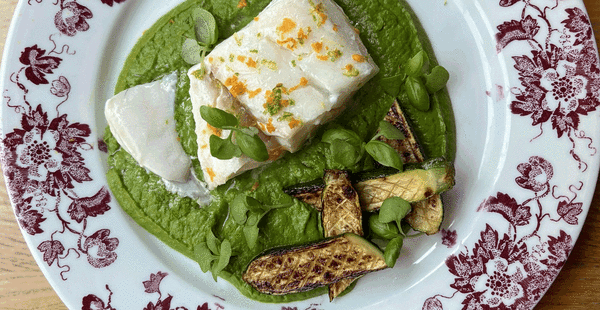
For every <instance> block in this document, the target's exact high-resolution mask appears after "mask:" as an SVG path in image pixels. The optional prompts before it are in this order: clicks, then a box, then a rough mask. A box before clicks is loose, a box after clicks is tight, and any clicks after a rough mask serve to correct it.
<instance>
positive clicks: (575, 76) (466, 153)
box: [0, 0, 600, 310]
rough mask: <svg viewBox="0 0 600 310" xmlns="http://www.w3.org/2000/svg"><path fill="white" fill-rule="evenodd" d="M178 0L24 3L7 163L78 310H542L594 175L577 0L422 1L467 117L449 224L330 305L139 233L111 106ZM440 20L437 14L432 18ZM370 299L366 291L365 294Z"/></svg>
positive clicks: (592, 106) (598, 81) (586, 47)
mask: <svg viewBox="0 0 600 310" xmlns="http://www.w3.org/2000/svg"><path fill="white" fill-rule="evenodd" d="M180 2H181V1H180V0H172V1H163V0H144V1H142V0H139V1H131V0H129V1H126V0H22V1H20V2H19V4H18V6H17V10H16V13H15V16H14V19H13V23H12V25H11V31H10V32H9V37H8V40H7V47H6V49H5V52H4V55H3V59H2V70H1V74H0V85H1V86H2V89H1V90H2V107H1V109H0V111H1V115H2V121H1V131H2V136H1V143H0V149H1V160H2V168H3V172H4V177H5V179H6V184H7V188H8V191H9V195H10V198H11V202H12V205H13V208H14V213H15V216H16V218H17V220H18V222H19V225H20V227H21V229H22V232H23V234H24V236H25V239H26V241H27V243H28V245H29V247H30V249H31V252H32V254H33V256H34V257H35V259H36V260H37V262H38V264H39V265H40V268H41V269H42V271H43V272H44V274H45V275H46V277H47V278H48V280H49V281H50V283H51V284H52V286H53V287H54V288H55V290H56V291H57V293H58V294H59V296H60V297H61V298H62V300H63V301H64V302H65V304H66V305H67V306H68V307H69V308H71V309H79V308H81V309H145V310H146V309H147V310H151V309H154V310H158V309H180V310H181V309H198V310H200V309H202V310H208V309H211V310H214V309H282V310H284V309H285V310H291V309H295V310H298V309H364V308H370V307H372V306H374V305H377V307H379V308H382V309H394V308H396V307H397V305H398V304H399V303H402V304H403V305H414V307H413V308H414V309H425V310H439V309H533V307H534V306H535V304H536V303H537V302H538V301H539V299H540V298H541V297H542V296H543V294H544V293H545V291H546V290H547V289H548V288H549V286H550V284H551V283H552V281H553V280H554V279H555V277H556V276H557V274H558V273H559V271H560V269H561V268H562V266H563V265H564V263H565V261H566V259H567V257H568V255H569V253H570V252H571V250H572V249H573V246H574V243H575V240H576V239H577V236H578V235H579V232H580V230H581V227H582V225H583V222H584V220H585V216H586V214H587V212H588V209H589V206H590V202H591V199H592V195H593V192H594V188H595V185H596V184H595V182H596V179H597V176H598V167H599V162H600V161H599V155H598V143H599V140H600V137H599V136H598V135H599V133H600V130H599V129H600V128H599V126H598V125H599V122H598V116H599V112H598V111H597V109H598V106H599V105H600V66H599V60H598V51H597V47H596V42H595V41H594V37H593V33H592V27H591V25H590V20H589V18H588V16H587V13H586V11H585V8H584V6H583V3H582V1H580V0H495V1H484V2H481V1H477V0H453V1H448V2H447V3H444V1H441V0H440V1H434V2H432V3H429V2H428V3H427V4H426V3H425V2H422V1H418V0H409V1H408V2H409V3H410V4H411V6H412V7H413V9H414V10H415V13H416V14H417V16H418V17H419V18H420V19H421V22H422V24H423V27H424V28H425V30H426V31H427V33H428V35H429V37H430V40H431V41H432V44H433V46H434V50H435V52H436V56H437V57H438V60H439V61H440V63H442V64H443V65H444V66H445V67H447V68H448V69H449V71H450V72H451V81H450V83H449V84H448V89H449V92H450V95H451V97H452V101H453V109H454V113H455V118H456V120H457V128H456V129H457V147H458V152H457V159H456V162H455V165H456V168H457V176H456V178H457V185H456V187H455V188H454V189H453V190H452V191H451V192H449V193H447V195H446V196H445V197H444V199H445V204H446V212H445V219H444V223H443V230H442V232H441V233H440V234H438V235H434V236H429V237H419V238H415V239H414V240H410V241H409V242H407V244H406V245H405V248H406V250H403V253H402V254H401V257H400V261H399V263H398V264H397V265H396V267H395V268H394V269H392V270H386V271H383V272H381V273H377V274H372V275H368V276H366V277H364V278H363V279H361V281H359V283H358V285H357V287H356V289H355V291H354V292H352V293H351V294H349V295H348V296H345V297H342V298H339V299H338V300H336V301H335V302H333V303H329V302H328V301H327V299H326V298H327V297H326V296H323V297H318V298H313V299H311V300H307V301H303V302H295V303H292V304H286V305H280V304H261V303H257V302H253V301H250V300H247V299H245V298H244V297H242V296H241V295H240V294H239V293H237V291H236V290H235V289H233V288H232V287H231V286H230V285H229V284H228V283H225V282H223V281H222V280H220V281H219V282H217V283H215V282H213V281H212V278H211V277H210V276H209V275H205V274H202V273H201V272H200V270H199V268H198V266H197V265H196V264H195V263H193V262H191V261H190V260H188V259H186V258H185V257H182V256H181V255H179V253H177V252H175V251H173V250H171V249H169V248H167V247H166V246H164V245H163V244H161V243H160V242H159V241H157V240H156V239H155V238H154V237H153V236H151V235H149V234H148V233H146V232H145V231H144V230H143V229H141V228H139V227H138V226H137V225H136V224H135V223H134V222H133V221H131V220H130V219H129V218H128V217H127V215H126V214H125V213H124V212H122V211H121V210H120V208H119V207H118V205H117V203H116V201H115V200H114V198H112V196H111V194H110V191H109V189H108V187H107V185H106V179H105V177H104V175H105V172H106V166H105V159H106V154H105V152H106V145H104V143H103V142H102V134H103V130H104V127H105V125H106V122H105V121H104V120H103V118H102V115H103V113H102V107H103V103H104V101H105V100H106V99H107V98H108V96H110V93H111V92H112V89H113V87H114V83H115V79H116V75H117V74H118V72H119V69H120V67H121V65H122V63H123V60H124V57H125V56H126V55H127V53H128V52H129V50H130V49H131V47H132V45H133V44H134V43H135V40H136V39H137V38H138V37H139V36H140V35H141V33H142V32H143V30H144V29H147V28H148V27H149V26H150V25H151V24H152V23H153V21H154V20H156V19H157V18H158V17H160V16H161V15H163V14H164V13H166V12H167V11H168V10H169V9H171V8H173V7H174V6H175V5H177V4H178V3H180ZM432 16H435V18H431V17H432ZM364 296H369V298H364Z"/></svg>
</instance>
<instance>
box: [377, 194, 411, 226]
mask: <svg viewBox="0 0 600 310" xmlns="http://www.w3.org/2000/svg"><path fill="white" fill-rule="evenodd" d="M411 209H412V208H411V206H410V203H408V201H406V200H404V199H402V198H400V197H391V198H388V199H386V200H385V201H383V204H381V209H379V221H380V222H382V223H389V222H392V221H397V222H400V221H401V220H402V219H403V218H404V217H405V216H406V215H407V214H408V213H409V212H410V211H411Z"/></svg>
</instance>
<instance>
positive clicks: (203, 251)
mask: <svg viewBox="0 0 600 310" xmlns="http://www.w3.org/2000/svg"><path fill="white" fill-rule="evenodd" d="M194 255H195V257H196V262H198V265H200V269H202V272H207V271H209V270H210V265H211V263H212V261H213V260H215V257H214V256H213V254H212V252H211V251H210V249H209V248H208V246H207V245H206V242H202V243H200V244H198V245H196V246H195V247H194Z"/></svg>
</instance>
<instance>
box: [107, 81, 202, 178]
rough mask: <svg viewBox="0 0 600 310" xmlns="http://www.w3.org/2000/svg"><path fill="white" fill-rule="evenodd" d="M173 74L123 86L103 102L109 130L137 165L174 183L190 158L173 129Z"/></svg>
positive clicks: (186, 173) (187, 171)
mask: <svg viewBox="0 0 600 310" xmlns="http://www.w3.org/2000/svg"><path fill="white" fill-rule="evenodd" d="M176 84H177V73H176V72H174V73H171V74H169V75H166V76H165V77H163V78H162V79H161V80H158V81H154V82H151V83H147V84H142V85H137V86H134V87H132V88H129V89H126V90H124V91H122V92H120V93H118V94H117V95H115V96H114V97H112V98H110V99H108V100H107V101H106V106H105V109H104V114H105V116H106V120H107V122H108V125H109V126H110V130H111V132H112V134H113V136H114V137H115V139H116V140H117V142H119V145H121V147H122V148H123V149H124V150H125V151H127V153H129V154H130V155H131V156H132V157H133V158H134V159H135V160H136V161H137V162H138V163H139V165H140V166H142V167H144V168H146V169H148V170H150V171H152V172H153V173H156V174H157V175H159V176H160V177H162V178H164V179H166V180H169V181H174V182H182V183H184V182H186V181H187V180H188V179H189V176H190V167H191V165H192V161H191V159H190V156H189V155H187V154H186V153H185V151H184V150H183V147H182V146H181V143H179V137H178V134H177V131H176V130H175V89H176Z"/></svg>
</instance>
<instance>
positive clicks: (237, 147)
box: [200, 106, 269, 162]
mask: <svg viewBox="0 0 600 310" xmlns="http://www.w3.org/2000/svg"><path fill="white" fill-rule="evenodd" d="M200 115H201V116H202V118H203V119H204V120H205V121H206V122H207V123H208V124H209V125H211V126H213V127H215V128H218V129H222V130H229V131H230V133H229V136H228V137H227V138H225V139H222V138H221V137H219V136H217V135H214V134H213V135H211V136H210V138H209V145H210V155H211V156H213V157H216V158H218V159H221V160H227V159H231V158H234V157H240V156H242V154H244V155H246V156H248V157H250V158H252V159H253V160H256V161H258V162H264V161H267V160H268V159H269V152H268V151H267V146H266V145H265V143H264V142H263V141H262V140H261V139H260V137H259V136H258V129H257V128H255V127H240V122H239V121H238V119H237V118H236V117H235V116H234V115H233V114H230V113H228V112H225V111H223V110H221V109H218V108H213V107H209V106H202V107H200Z"/></svg>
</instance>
